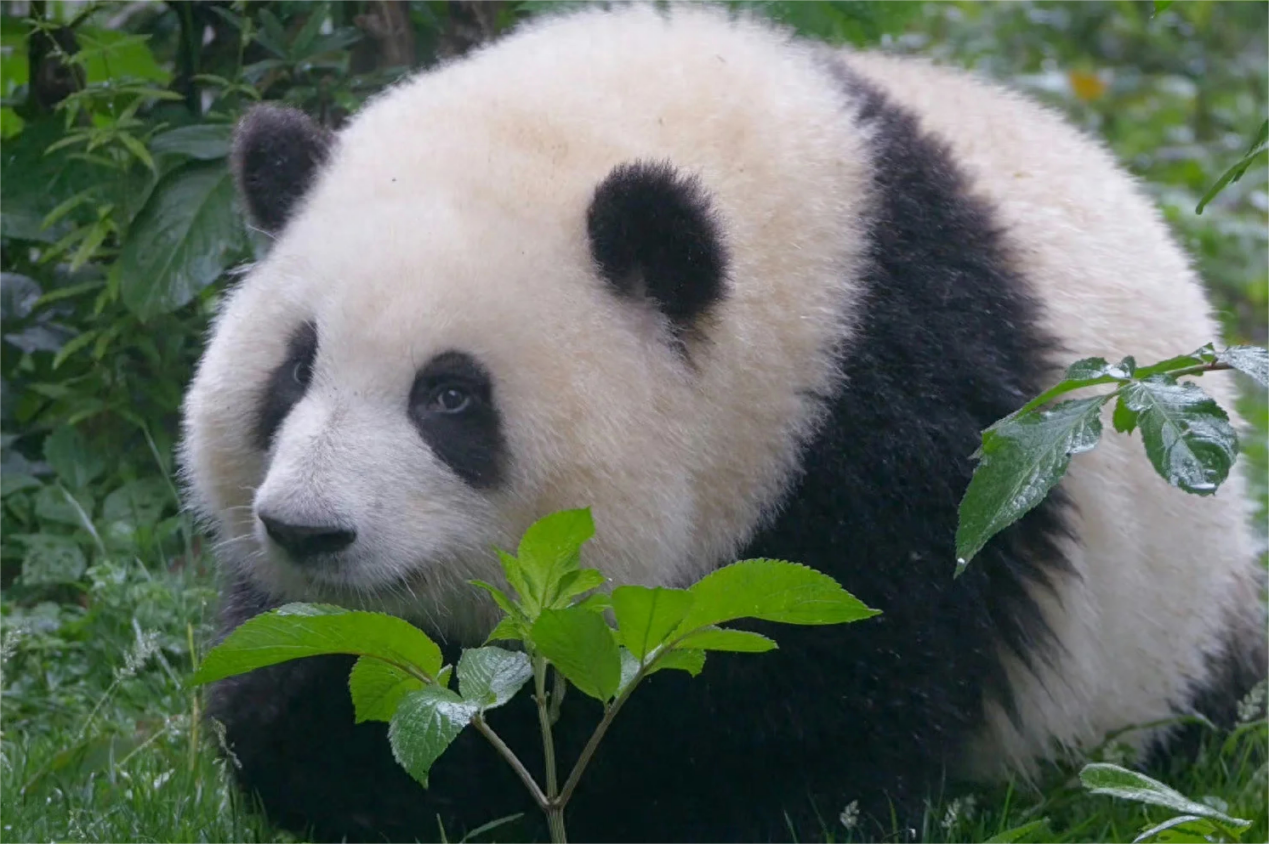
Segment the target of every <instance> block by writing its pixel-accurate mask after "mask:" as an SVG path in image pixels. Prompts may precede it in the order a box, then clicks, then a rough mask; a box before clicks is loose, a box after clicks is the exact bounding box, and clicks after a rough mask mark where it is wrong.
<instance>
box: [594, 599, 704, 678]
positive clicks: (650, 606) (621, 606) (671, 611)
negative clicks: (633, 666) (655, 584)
mask: <svg viewBox="0 0 1269 844" xmlns="http://www.w3.org/2000/svg"><path fill="white" fill-rule="evenodd" d="M692 600H693V599H692V594H691V593H690V592H688V591H687V590H685V589H663V588H656V589H649V588H648V587H646V586H619V587H617V588H616V589H614V590H613V593H612V605H613V612H614V613H615V614H616V616H617V629H618V630H619V631H620V634H621V643H622V644H623V645H625V646H626V647H627V648H629V649H630V653H632V654H633V655H634V657H635V659H637V660H639V661H641V662H642V661H643V658H644V657H645V656H647V655H648V653H649V652H651V651H653V650H655V649H656V648H658V647H660V646H661V645H663V644H664V643H665V641H666V639H668V638H669V636H670V634H672V633H673V632H674V631H675V629H677V628H678V626H679V622H680V621H682V620H683V617H684V616H685V615H687V611H688V610H689V609H691V608H692Z"/></svg>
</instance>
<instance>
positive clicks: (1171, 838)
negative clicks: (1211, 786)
mask: <svg viewBox="0 0 1269 844" xmlns="http://www.w3.org/2000/svg"><path fill="white" fill-rule="evenodd" d="M1080 782H1081V783H1083V785H1084V787H1085V788H1087V789H1088V790H1089V791H1090V792H1092V793H1093V794H1106V795H1109V796H1111V797H1118V798H1120V799H1121V800H1133V801H1136V802H1138V803H1144V804H1147V805H1152V806H1163V807H1165V808H1168V809H1171V810H1172V811H1173V812H1178V813H1179V814H1176V815H1173V816H1172V817H1170V818H1168V819H1167V820H1165V821H1163V822H1162V823H1157V824H1149V825H1147V826H1146V827H1145V828H1143V829H1142V831H1141V834H1140V835H1138V836H1137V837H1136V838H1134V839H1133V842H1134V844H1136V842H1139V841H1167V842H1175V843H1176V844H1179V842H1215V841H1241V840H1242V835H1243V833H1244V832H1246V831H1247V829H1248V827H1250V826H1251V821H1249V820H1244V819H1243V818H1234V817H1230V816H1229V815H1228V814H1226V813H1225V812H1224V811H1221V810H1220V809H1217V808H1216V807H1214V806H1210V805H1208V804H1207V803H1200V802H1197V801H1194V800H1190V799H1189V798H1187V797H1186V796H1185V795H1184V794H1181V793H1180V792H1179V791H1176V790H1175V789H1172V788H1169V787H1168V786H1166V785H1164V784H1163V783H1161V782H1159V781H1158V780H1156V779H1152V778H1150V777H1148V776H1146V775H1145V774H1142V773H1138V772H1137V771H1130V770H1128V769H1126V768H1123V767H1120V766H1119V765H1111V764H1107V763H1104V762H1099V763H1094V764H1091V765H1086V766H1085V767H1084V770H1082V771H1080Z"/></svg>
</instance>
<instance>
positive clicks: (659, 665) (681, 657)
mask: <svg viewBox="0 0 1269 844" xmlns="http://www.w3.org/2000/svg"><path fill="white" fill-rule="evenodd" d="M666 669H674V670H676V671H686V672H687V673H688V674H691V675H692V676H693V677H695V676H697V675H699V674H700V673H701V671H703V670H704V669H705V652H704V651H680V650H673V651H669V652H668V653H663V654H661V655H660V656H658V657H657V659H656V661H655V662H654V663H653V664H652V670H651V671H649V672H648V673H649V674H655V673H657V672H658V671H665V670H666Z"/></svg>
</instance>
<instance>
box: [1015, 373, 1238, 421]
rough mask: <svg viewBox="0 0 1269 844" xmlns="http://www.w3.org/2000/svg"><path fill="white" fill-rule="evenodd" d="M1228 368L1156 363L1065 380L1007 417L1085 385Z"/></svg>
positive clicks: (1181, 376)
mask: <svg viewBox="0 0 1269 844" xmlns="http://www.w3.org/2000/svg"><path fill="white" fill-rule="evenodd" d="M1226 369H1233V367H1232V366H1230V365H1229V364H1227V363H1219V362H1217V361H1213V362H1212V363H1201V364H1195V365H1193V366H1185V367H1181V368H1180V369H1168V368H1167V367H1166V366H1159V365H1158V364H1156V365H1154V366H1143V367H1142V368H1141V369H1139V370H1137V371H1136V373H1134V374H1133V375H1132V377H1130V378H1114V377H1112V376H1110V375H1103V376H1102V377H1101V378H1089V379H1087V380H1084V381H1063V382H1062V383H1060V384H1058V385H1057V386H1056V387H1052V388H1050V389H1048V390H1045V391H1044V392H1043V393H1041V394H1040V395H1038V396H1036V397H1035V398H1033V399H1032V400H1031V401H1029V402H1027V403H1026V404H1024V405H1023V406H1022V407H1020V408H1018V409H1017V410H1015V411H1014V412H1013V413H1011V414H1009V415H1008V416H1006V417H1005V419H1015V418H1017V417H1019V416H1021V415H1023V414H1024V413H1027V412H1028V411H1032V410H1035V409H1036V408H1037V407H1042V406H1044V405H1046V404H1048V403H1049V402H1051V401H1053V400H1054V399H1055V398H1057V397H1058V396H1060V395H1063V394H1064V393H1069V392H1072V391H1074V390H1082V389H1084V388H1085V387H1099V386H1101V385H1102V384H1128V383H1131V382H1133V381H1141V380H1143V379H1146V378H1149V377H1150V376H1151V375H1161V374H1163V373H1167V374H1168V375H1171V376H1172V377H1173V378H1184V377H1185V376H1187V375H1202V374H1203V373H1204V372H1221V371H1223V370H1226ZM1001 421H1004V420H1001Z"/></svg>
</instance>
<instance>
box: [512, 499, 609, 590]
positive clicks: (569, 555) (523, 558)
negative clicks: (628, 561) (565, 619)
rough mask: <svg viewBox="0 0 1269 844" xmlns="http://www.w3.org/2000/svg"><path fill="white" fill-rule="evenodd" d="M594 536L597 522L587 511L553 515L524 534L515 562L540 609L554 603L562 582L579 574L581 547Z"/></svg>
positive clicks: (541, 520)
mask: <svg viewBox="0 0 1269 844" xmlns="http://www.w3.org/2000/svg"><path fill="white" fill-rule="evenodd" d="M594 535H595V522H594V520H593V519H592V518H591V514H590V510H586V509H582V510H561V511H560V512H558V513H552V514H551V515H549V516H546V517H545V518H542V519H539V520H538V521H536V522H534V523H533V524H532V525H530V527H529V529H528V530H527V531H525V532H524V537H523V538H522V539H521V540H520V547H519V548H518V549H517V550H516V558H517V559H518V560H519V561H520V568H521V569H522V570H523V572H524V578H525V581H526V582H527V584H528V587H529V589H530V591H531V593H532V594H533V597H534V598H535V599H536V601H537V602H538V604H539V605H540V606H543V607H546V606H550V605H551V604H552V603H553V602H554V601H555V597H556V595H557V594H558V592H559V584H560V580H561V578H563V577H564V575H566V574H568V573H569V572H573V571H577V569H578V564H579V561H580V559H581V550H582V545H583V544H585V543H586V541H587V540H588V539H590V538H591V537H592V536H594Z"/></svg>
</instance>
